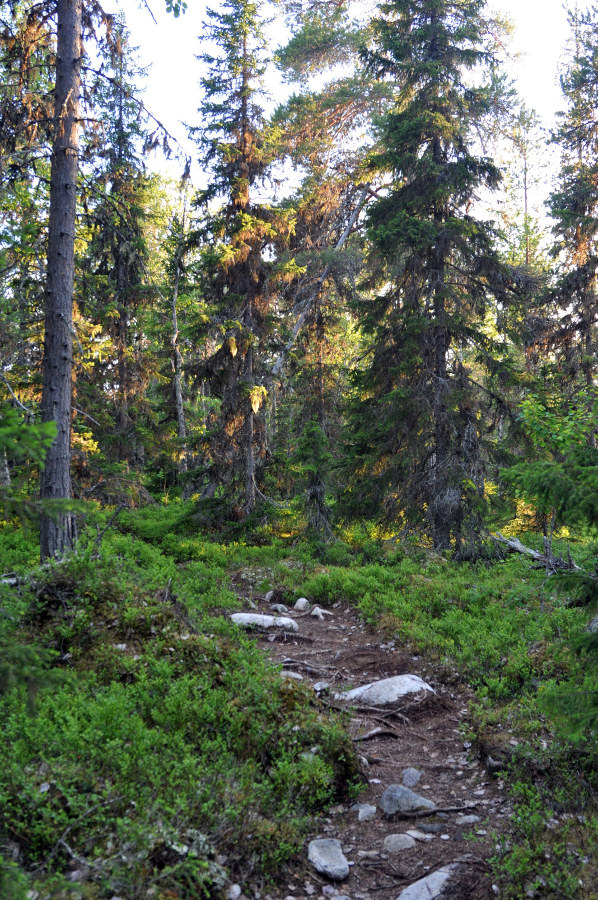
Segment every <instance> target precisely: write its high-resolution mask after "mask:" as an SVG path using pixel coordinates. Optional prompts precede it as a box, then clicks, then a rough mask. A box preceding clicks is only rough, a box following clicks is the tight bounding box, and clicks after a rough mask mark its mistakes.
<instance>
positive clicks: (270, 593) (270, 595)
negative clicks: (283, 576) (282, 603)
mask: <svg viewBox="0 0 598 900" xmlns="http://www.w3.org/2000/svg"><path fill="white" fill-rule="evenodd" d="M275 593H276V591H268V593H267V594H266V596H265V597H264V600H265V601H266V603H272V600H273V599H274V595H275Z"/></svg>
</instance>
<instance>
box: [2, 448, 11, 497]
mask: <svg viewBox="0 0 598 900" xmlns="http://www.w3.org/2000/svg"><path fill="white" fill-rule="evenodd" d="M0 487H4V488H9V487H10V469H9V468H8V459H7V457H6V450H3V451H2V453H0Z"/></svg>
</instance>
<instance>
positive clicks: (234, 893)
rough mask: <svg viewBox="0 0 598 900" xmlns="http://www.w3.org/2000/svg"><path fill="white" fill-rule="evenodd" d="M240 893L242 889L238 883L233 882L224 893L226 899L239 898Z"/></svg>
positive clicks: (233, 899)
mask: <svg viewBox="0 0 598 900" xmlns="http://www.w3.org/2000/svg"><path fill="white" fill-rule="evenodd" d="M241 893H242V891H241V888H240V886H239V885H238V884H233V885H231V886H230V887H229V889H228V892H227V894H226V897H227V900H239V897H240V896H241Z"/></svg>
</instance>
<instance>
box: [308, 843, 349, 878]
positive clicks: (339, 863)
mask: <svg viewBox="0 0 598 900" xmlns="http://www.w3.org/2000/svg"><path fill="white" fill-rule="evenodd" d="M307 858H308V860H309V861H310V863H311V864H312V866H313V867H314V869H315V870H316V872H319V873H320V875H325V876H326V878H330V880H331V881H342V880H343V879H344V878H346V877H347V875H348V874H349V863H348V862H347V860H346V858H345V855H344V853H343V850H342V847H341V842H340V841H337V840H336V839H334V838H320V839H318V840H315V841H310V844H309V847H308V850H307Z"/></svg>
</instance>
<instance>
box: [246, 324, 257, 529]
mask: <svg viewBox="0 0 598 900" xmlns="http://www.w3.org/2000/svg"><path fill="white" fill-rule="evenodd" d="M250 317H251V314H250ZM252 326H253V321H251V318H250V325H249V331H250V334H252V332H253V327H252ZM245 379H246V384H247V387H248V388H249V391H250V396H249V397H248V399H247V407H246V408H247V415H246V418H245V512H246V513H247V515H248V516H249V515H251V513H252V512H253V510H254V509H255V496H256V490H255V455H254V449H253V439H254V412H253V397H252V396H251V391H252V389H253V387H254V379H253V346H252V345H250V347H249V349H248V351H247V357H246V359H245Z"/></svg>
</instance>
